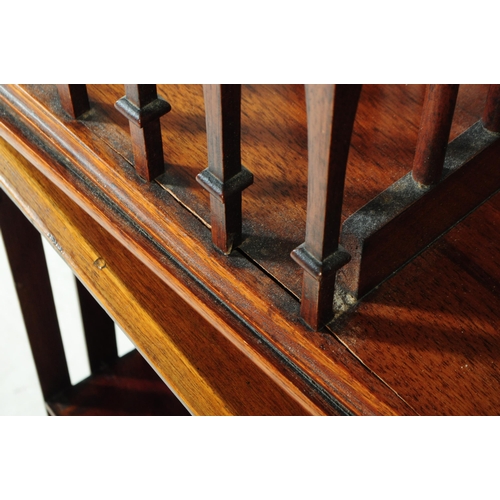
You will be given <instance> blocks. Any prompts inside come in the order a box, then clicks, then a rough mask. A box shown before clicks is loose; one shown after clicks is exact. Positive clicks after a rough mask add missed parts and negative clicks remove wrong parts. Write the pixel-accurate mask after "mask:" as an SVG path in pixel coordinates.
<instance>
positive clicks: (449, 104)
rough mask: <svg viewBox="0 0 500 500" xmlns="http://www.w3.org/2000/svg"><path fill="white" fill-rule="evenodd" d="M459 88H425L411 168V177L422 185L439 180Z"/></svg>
mask: <svg viewBox="0 0 500 500" xmlns="http://www.w3.org/2000/svg"><path fill="white" fill-rule="evenodd" d="M458 88H459V86H458V85H428V86H427V90H426V93H425V99H424V107H423V110H422V118H421V121H420V130H419V133H418V139H417V147H416V151H415V158H414V160H413V169H412V175H413V178H414V179H415V180H416V181H417V182H418V183H420V184H422V185H423V186H431V185H432V184H437V183H438V182H439V180H440V179H441V174H442V173H443V166H444V157H445V154H446V147H447V145H448V142H449V138H450V130H451V123H452V120H453V114H454V113H455V105H456V102H457V96H458Z"/></svg>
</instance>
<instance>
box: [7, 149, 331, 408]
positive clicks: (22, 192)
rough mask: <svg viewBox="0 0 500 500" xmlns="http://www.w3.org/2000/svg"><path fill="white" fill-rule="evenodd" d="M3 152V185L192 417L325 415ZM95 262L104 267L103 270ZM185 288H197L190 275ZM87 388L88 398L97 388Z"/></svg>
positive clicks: (25, 166) (28, 168) (27, 167)
mask: <svg viewBox="0 0 500 500" xmlns="http://www.w3.org/2000/svg"><path fill="white" fill-rule="evenodd" d="M1 151H2V155H1V158H2V161H0V181H1V183H2V186H3V187H4V188H6V189H7V190H8V191H9V192H10V193H11V194H12V195H13V196H15V197H16V200H17V201H18V202H19V203H20V204H21V205H22V206H23V207H24V208H25V210H26V213H25V214H26V215H27V216H28V217H29V218H30V220H31V221H32V223H34V224H35V226H36V227H37V228H38V229H39V230H42V232H46V231H49V230H50V231H53V234H54V238H55V240H56V241H57V244H58V245H59V247H60V249H61V250H60V253H61V256H62V257H63V259H64V260H65V261H66V262H67V263H68V265H70V267H71V268H72V269H73V271H74V272H75V273H76V274H77V276H78V277H79V279H81V280H82V281H85V283H87V284H88V286H89V287H90V288H91V290H92V293H93V294H94V295H95V296H96V297H97V298H98V299H99V301H100V302H101V303H102V304H103V305H104V306H105V308H106V309H107V311H108V313H109V314H110V315H111V316H112V317H113V319H114V320H115V321H116V322H117V323H118V324H119V325H120V326H121V327H122V328H123V329H124V331H126V332H127V334H128V335H129V336H130V338H131V340H132V341H133V342H134V343H135V345H136V346H137V348H138V350H139V351H140V352H141V353H142V355H143V356H144V357H145V358H146V359H147V360H148V361H149V362H150V364H152V366H153V367H154V368H155V370H156V371H157V373H158V374H159V375H160V376H161V377H162V379H163V380H164V381H165V382H166V383H167V384H168V385H169V387H170V388H171V389H172V390H173V392H174V393H175V394H177V395H178V396H180V397H181V399H182V400H183V402H184V403H185V405H186V406H187V407H188V408H189V409H190V411H191V412H192V413H194V414H207V415H229V414H241V415H252V414H254V415H272V414H291V415H304V414H310V413H311V412H312V413H323V412H322V411H321V410H320V409H319V408H318V407H317V406H316V405H314V404H311V402H309V404H307V394H304V395H303V396H302V398H299V399H298V400H297V398H296V397H293V395H291V394H290V393H289V391H287V390H286V389H284V388H283V387H282V385H281V384H280V383H277V380H276V377H270V376H269V374H267V373H266V372H265V371H263V370H262V369H261V367H259V366H258V364H255V363H254V362H253V360H251V359H250V358H248V357H246V356H241V353H240V352H239V350H238V349H237V348H236V347H235V345H234V344H233V343H231V342H230V341H228V339H226V338H225V337H224V335H222V334H221V333H220V332H219V331H218V330H216V329H215V328H214V327H213V326H211V325H210V324H209V323H207V321H206V320H204V319H203V318H202V317H201V316H200V315H199V314H198V313H197V312H196V311H195V310H193V309H192V308H191V307H190V306H189V305H188V304H187V303H186V302H185V301H184V300H183V299H182V298H180V297H179V296H178V295H177V294H176V293H174V292H173V291H172V290H171V288H170V287H168V286H166V285H165V283H163V282H161V281H160V280H159V279H158V277H157V276H155V275H154V274H153V273H152V272H151V271H150V270H149V269H148V268H147V267H145V266H144V265H143V264H141V262H140V261H138V260H137V259H136V257H134V256H133V255H132V254H131V253H130V252H129V251H128V250H127V249H126V248H124V247H122V246H121V245H120V244H119V243H117V241H116V240H115V239H114V238H113V237H112V236H111V235H110V234H109V233H107V232H106V231H105V230H104V229H103V228H101V227H100V226H99V225H98V224H97V223H96V222H95V221H93V220H92V219H91V218H90V217H89V216H88V215H87V214H85V213H84V212H83V211H82V210H81V209H80V208H79V207H78V206H77V205H75V203H74V202H72V201H71V200H69V199H68V198H67V196H65V195H63V194H62V193H61V192H60V191H59V190H57V189H55V188H54V187H53V185H51V183H50V182H49V181H48V180H47V178H45V177H44V176H43V175H42V174H41V173H40V172H38V171H37V170H36V169H34V167H32V166H31V165H29V163H27V162H26V160H24V159H23V158H22V157H20V156H19V155H18V154H17V153H16V152H15V151H14V150H12V149H11V148H9V147H7V146H6V145H2V147H1ZM14 166H15V167H16V168H13V167H14ZM40 215H41V216H40ZM49 228H50V229H49ZM96 261H99V263H101V262H105V264H106V265H105V266H102V265H101V264H100V265H99V266H97V265H96V264H95V263H96ZM185 282H186V284H187V285H188V286H189V285H192V284H191V283H190V280H189V277H187V279H186V280H185ZM130 284H133V287H131V286H130ZM81 390H83V394H81V396H82V397H83V398H86V397H87V396H88V394H87V391H92V390H93V389H92V387H90V388H88V389H81ZM77 392H80V389H77ZM71 394H74V393H73V392H72V391H70V395H71ZM68 404H69V403H68ZM70 410H71V409H70ZM331 411H332V410H331Z"/></svg>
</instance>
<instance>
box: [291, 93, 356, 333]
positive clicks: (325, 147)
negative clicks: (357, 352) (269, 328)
mask: <svg viewBox="0 0 500 500" xmlns="http://www.w3.org/2000/svg"><path fill="white" fill-rule="evenodd" d="M360 92H361V85H307V86H306V100H307V134H308V151H309V153H308V154H309V160H308V181H307V186H308V189H307V221H306V234H305V242H304V244H303V245H301V246H300V247H298V248H296V249H295V250H294V251H293V252H292V257H293V258H294V260H296V261H297V263H298V264H300V265H301V267H302V268H303V269H304V276H303V281H302V295H301V303H300V314H301V316H302V318H303V319H304V321H305V322H306V323H307V324H308V325H309V326H311V327H312V328H313V329H314V330H318V329H319V328H320V327H322V326H323V325H325V324H326V323H327V322H328V321H330V320H331V319H332V317H333V294H334V290H335V275H336V272H337V270H338V269H339V268H340V267H342V266H343V265H344V264H346V263H347V262H348V260H349V256H348V255H347V254H346V253H345V252H344V251H343V250H341V249H339V246H338V241H339V234H340V220H341V215H342V201H343V197H344V183H345V171H346V165H347V155H348V154H349V147H350V142H351V133H352V126H353V123H354V117H355V115H356V108H357V105H358V100H359V94H360ZM311 263H312V266H311Z"/></svg>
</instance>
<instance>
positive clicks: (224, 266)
mask: <svg viewBox="0 0 500 500" xmlns="http://www.w3.org/2000/svg"><path fill="white" fill-rule="evenodd" d="M1 94H2V95H1V96H0V97H1V100H2V101H3V103H4V104H3V111H4V117H3V125H2V127H0V134H1V135H2V136H3V137H4V138H5V139H6V140H7V141H8V142H9V143H10V144H12V145H13V146H14V147H15V148H16V149H17V150H19V151H21V152H22V154H23V155H24V156H25V157H26V158H28V159H29V161H31V162H32V163H33V164H34V165H35V166H36V167H37V168H38V169H39V170H40V171H42V172H43V173H44V175H46V176H47V177H48V178H50V179H51V181H52V182H54V183H55V184H56V185H57V186H58V187H59V188H61V189H62V190H63V191H64V192H65V193H66V194H67V195H69V196H70V197H71V198H72V199H73V200H74V201H75V202H76V203H77V204H79V205H80V206H81V207H82V208H83V209H84V210H85V211H86V212H87V213H89V214H90V215H91V216H92V217H93V218H94V219H95V220H97V221H98V222H99V224H101V225H102V226H103V227H105V228H106V229H107V230H108V231H110V232H111V233H112V234H113V235H114V236H115V237H116V238H117V239H118V240H119V241H120V242H121V243H122V244H124V245H125V246H126V248H128V249H130V250H131V251H132V252H133V253H134V254H135V255H137V256H138V258H140V259H141V260H142V261H143V262H144V263H145V264H146V265H147V266H148V267H149V268H150V269H151V270H153V272H155V273H156V274H157V275H158V276H159V277H160V279H162V280H163V281H165V283H166V284H168V285H169V286H170V287H171V288H172V289H174V290H175V291H176V293H178V294H179V295H180V296H181V297H183V299H184V300H186V301H188V302H189V303H190V304H191V305H192V306H193V307H194V308H195V309H196V310H197V311H198V312H199V313H200V314H202V315H203V316H204V317H205V318H206V319H207V320H208V321H209V322H211V323H212V324H213V325H214V326H215V327H216V328H217V329H218V330H219V331H221V332H222V333H223V334H224V335H225V336H227V338H228V339H229V340H230V341H231V342H232V343H234V344H235V345H236V346H237V347H238V348H239V349H240V350H242V351H243V352H245V353H246V355H247V356H249V357H251V358H252V359H254V360H255V361H256V362H257V363H258V364H259V366H261V368H262V369H264V370H267V371H268V373H269V375H270V376H272V377H275V379H276V381H278V382H279V383H280V384H282V385H283V386H284V387H288V390H290V391H291V393H293V394H294V395H295V397H296V398H298V399H299V400H302V401H303V402H305V401H311V399H310V397H306V396H305V393H307V394H308V395H309V396H312V397H313V400H315V401H316V403H315V404H320V405H321V406H323V408H328V407H330V408H332V407H337V408H344V411H347V412H348V413H369V414H370V413H382V414H394V413H410V414H412V413H413V411H412V410H411V408H409V407H408V406H407V404H406V403H405V402H404V401H403V400H401V399H400V398H399V397H398V396H397V395H396V394H395V393H394V392H393V391H392V390H391V389H390V388H389V387H388V386H386V385H385V384H384V383H383V382H381V381H380V380H379V379H377V377H375V376H374V375H373V374H372V373H370V372H369V370H366V368H365V367H363V366H361V365H360V364H359V363H358V362H357V361H356V360H353V358H352V357H351V355H350V353H347V352H346V351H345V349H344V347H343V346H341V345H340V344H339V345H337V344H335V346H334V349H335V350H336V351H335V354H336V355H335V356H327V355H326V354H325V352H323V350H322V349H321V348H320V347H319V346H318V345H317V344H320V343H321V342H317V343H311V342H310V341H309V338H308V337H309V336H310V335H312V334H311V332H310V331H308V329H307V328H306V327H305V326H304V325H302V324H301V322H300V321H299V320H298V302H296V301H295V300H294V299H293V298H292V297H290V296H289V295H288V294H287V293H286V292H285V291H284V290H282V289H281V287H279V286H278V285H277V284H275V283H273V282H272V280H271V279H270V278H267V277H265V276H263V275H262V273H261V272H259V270H258V269H255V268H253V266H252V265H250V263H247V264H248V266H247V265H246V264H245V269H244V270H242V269H241V268H238V265H237V266H236V267H235V266H234V262H233V260H229V259H227V260H224V259H217V258H213V256H214V250H213V248H212V246H211V243H210V242H209V241H208V242H205V239H206V237H205V233H203V231H202V230H201V231H200V232H199V233H198V232H197V231H198V229H196V228H195V226H196V225H197V224H198V225H200V226H201V224H200V223H199V222H198V221H197V220H193V219H194V218H193V217H190V218H189V220H188V216H187V215H186V214H184V216H183V217H186V224H185V225H184V226H183V225H180V224H179V222H181V223H182V221H179V220H176V219H175V217H172V216H169V215H167V213H168V212H167V211H166V209H165V207H163V208H161V207H158V206H157V203H155V201H156V202H157V200H156V199H155V195H154V193H153V191H154V186H148V187H147V188H146V187H144V186H142V187H141V186H139V185H128V184H127V182H126V181H127V179H123V173H120V172H117V171H116V167H115V168H112V167H110V166H108V165H106V164H105V163H104V162H103V160H102V159H100V158H99V157H98V156H97V155H96V154H95V153H93V152H92V151H91V150H90V149H89V148H88V146H86V145H85V144H83V143H82V142H81V141H80V139H79V138H78V137H76V136H75V135H74V133H73V132H71V131H70V130H68V129H67V128H66V127H65V126H64V124H62V123H60V122H58V121H57V119H56V118H54V117H53V116H52V115H50V114H49V113H48V112H47V111H46V110H44V109H43V108H42V107H41V106H40V105H39V104H37V103H36V102H35V101H34V100H33V99H32V98H31V97H30V96H29V95H27V94H26V93H25V92H24V91H23V90H22V89H19V88H11V87H9V88H4V87H2V88H1ZM18 108H19V109H20V110H21V112H20V111H19V109H18ZM20 127H21V128H20ZM55 147H57V149H54V148H55ZM102 147H106V148H107V146H106V145H102ZM49 152H50V153H49ZM54 158H57V160H55V159H54ZM122 160H123V159H122ZM117 161H118V162H119V161H120V158H117ZM120 176H121V178H120ZM136 184H137V183H136ZM103 186H105V187H106V191H103ZM75 187H76V189H75ZM124 200H126V203H123V202H124ZM169 208H172V209H173V210H174V212H175V211H176V210H177V211H178V210H182V208H179V207H176V206H175V203H174V206H169ZM196 227H197V226H196ZM202 229H203V230H205V229H206V228H204V227H203V228H202ZM193 231H194V233H193ZM138 234H139V237H138ZM167 248H168V250H167ZM242 262H243V261H242ZM240 264H241V263H240ZM179 266H180V267H179ZM188 270H189V271H188ZM185 272H188V274H189V278H190V280H191V283H198V285H195V286H193V285H191V286H186V283H185V281H186V275H185ZM243 272H244V273H245V276H246V279H248V280H250V281H249V282H246V281H245V280H241V279H240V280H237V281H236V282H235V281H234V276H238V275H239V276H240V277H241V276H243V274H242V273H243ZM226 277H227V280H225V278H226ZM230 277H232V278H230ZM221 279H223V280H225V282H226V284H227V287H225V288H224V289H222V290H221V289H220V287H219V285H218V283H220V282H221V281H220V280H221ZM193 280H194V281H193ZM262 281H265V282H266V286H269V287H270V289H271V290H272V291H271V292H270V295H269V296H267V297H264V296H260V295H259V293H256V292H255V288H253V285H256V284H257V286H260V285H259V283H262ZM229 299H230V300H229ZM270 300H271V301H270ZM229 302H230V303H231V304H232V307H231V310H228V309H227V308H226V307H225V306H223V305H222V304H224V303H225V304H227V303H229ZM285 303H286V304H288V303H290V304H289V305H287V306H286V307H285V309H283V306H282V304H285ZM292 303H293V304H292ZM265 352H267V354H264V353H265ZM269 352H271V353H272V354H271V358H272V357H274V356H277V357H278V358H279V359H281V360H283V361H284V362H285V363H284V365H283V370H284V372H286V375H284V372H283V371H279V372H277V371H276V366H275V365H274V363H273V361H270V358H269ZM292 373H293V374H295V375H294V376H293V375H292V379H294V383H293V384H290V376H291V374H292ZM297 383H298V384H299V386H302V389H299V390H297V386H296V385H295V384H297ZM339 405H340V406H339Z"/></svg>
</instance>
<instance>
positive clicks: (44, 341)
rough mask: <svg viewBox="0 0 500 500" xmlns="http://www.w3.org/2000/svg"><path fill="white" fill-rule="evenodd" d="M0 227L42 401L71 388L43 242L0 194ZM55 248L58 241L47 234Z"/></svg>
mask: <svg viewBox="0 0 500 500" xmlns="http://www.w3.org/2000/svg"><path fill="white" fill-rule="evenodd" d="M0 227H1V229H2V237H3V240H4V244H5V248H6V251H7V257H8V260H9V264H10V269H11V272H12V277H13V278H14V283H15V286H16V291H17V296H18V299H19V304H20V306H21V312H22V315H23V320H24V324H25V327H26V332H27V334H28V338H29V342H30V345H31V351H32V354H33V359H34V361H35V366H36V370H37V372H38V378H39V381H40V386H41V389H42V394H43V396H44V398H45V399H47V398H49V397H52V396H54V395H55V394H57V393H58V392H60V391H62V390H64V389H67V388H68V387H70V386H71V382H70V378H69V372H68V366H67V364H66V356H65V354H64V347H63V343H62V339H61V333H60V330H59V323H58V320H57V314H56V308H55V304H54V299H53V295H52V287H51V285H50V279H49V273H48V270H47V263H46V261H45V254H44V252H43V246H42V240H41V237H40V234H39V233H38V231H37V230H36V229H35V228H34V227H33V226H32V225H31V223H30V222H29V221H28V220H27V219H26V217H25V216H24V215H23V214H22V213H21V211H20V210H19V209H18V208H17V206H16V205H15V204H14V203H13V202H12V201H11V200H10V198H9V197H8V196H7V195H6V194H5V193H3V192H2V191H0ZM47 236H48V238H49V239H50V241H51V243H53V244H54V245H55V246H56V248H57V245H58V244H57V241H56V240H55V239H54V237H53V236H52V235H51V234H47Z"/></svg>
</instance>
